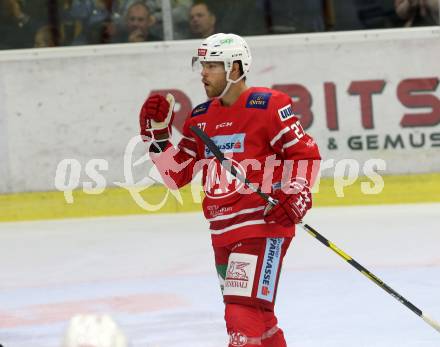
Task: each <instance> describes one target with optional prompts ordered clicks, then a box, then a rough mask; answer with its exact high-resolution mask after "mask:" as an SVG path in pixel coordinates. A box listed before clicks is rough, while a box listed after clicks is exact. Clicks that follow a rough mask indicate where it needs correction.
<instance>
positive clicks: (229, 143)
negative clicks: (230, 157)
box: [205, 133, 246, 158]
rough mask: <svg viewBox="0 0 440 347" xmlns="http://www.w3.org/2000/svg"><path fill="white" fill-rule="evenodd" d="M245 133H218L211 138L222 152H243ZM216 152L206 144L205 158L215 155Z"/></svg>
mask: <svg viewBox="0 0 440 347" xmlns="http://www.w3.org/2000/svg"><path fill="white" fill-rule="evenodd" d="M245 137H246V134H245V133H239V134H232V135H218V136H214V137H212V138H211V140H212V141H213V142H214V143H215V145H216V146H217V148H218V149H219V150H220V152H222V153H243V152H244V138H245ZM213 156H214V154H213V153H212V152H211V150H210V149H209V148H208V147H207V146H205V158H210V157H213Z"/></svg>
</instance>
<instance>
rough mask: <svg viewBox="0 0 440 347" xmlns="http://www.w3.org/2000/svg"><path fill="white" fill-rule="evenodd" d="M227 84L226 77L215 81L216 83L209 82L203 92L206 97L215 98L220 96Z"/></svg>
mask: <svg viewBox="0 0 440 347" xmlns="http://www.w3.org/2000/svg"><path fill="white" fill-rule="evenodd" d="M226 85H227V82H226V79H225V80H224V81H217V82H216V83H209V84H208V86H206V85H205V86H204V87H205V93H206V95H207V96H208V98H210V99H212V98H216V97H218V96H220V95H221V94H222V92H223V90H225V88H226Z"/></svg>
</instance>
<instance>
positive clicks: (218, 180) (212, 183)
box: [204, 159, 246, 199]
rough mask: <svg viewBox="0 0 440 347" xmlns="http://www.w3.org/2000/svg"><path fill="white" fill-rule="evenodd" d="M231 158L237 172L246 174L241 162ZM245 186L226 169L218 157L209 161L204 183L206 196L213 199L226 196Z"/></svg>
mask: <svg viewBox="0 0 440 347" xmlns="http://www.w3.org/2000/svg"><path fill="white" fill-rule="evenodd" d="M230 160H231V162H232V165H233V166H234V168H235V169H236V170H237V172H238V173H239V174H240V175H242V176H245V175H246V172H245V170H244V168H243V167H242V166H241V165H240V163H238V162H237V161H235V160H234V159H230ZM243 186H244V184H243V183H242V182H241V181H240V180H238V179H237V178H236V177H235V176H233V175H232V174H231V173H230V172H229V171H228V170H226V169H225V168H224V167H223V166H222V165H221V164H220V163H219V162H218V160H217V159H212V160H211V161H210V162H209V164H208V167H207V172H206V176H205V184H204V190H205V194H206V196H208V197H210V198H211V199H221V198H225V197H227V196H230V195H232V194H234V193H236V192H237V191H239V190H240V189H242V188H243Z"/></svg>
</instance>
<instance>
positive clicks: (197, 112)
mask: <svg viewBox="0 0 440 347" xmlns="http://www.w3.org/2000/svg"><path fill="white" fill-rule="evenodd" d="M210 104H211V100H209V101H207V102H205V103H203V104H200V105H198V106H196V107H195V108H194V109H193V111H192V113H191V117H194V116H198V115H201V114H204V113H206V112H207V111H208V108H209V105H210Z"/></svg>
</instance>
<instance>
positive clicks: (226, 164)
mask: <svg viewBox="0 0 440 347" xmlns="http://www.w3.org/2000/svg"><path fill="white" fill-rule="evenodd" d="M190 129H191V131H192V132H193V133H194V134H195V135H196V136H197V137H199V138H200V139H201V140H202V141H203V143H204V144H205V145H206V146H207V147H208V148H209V150H210V151H211V153H213V154H214V156H215V157H216V158H217V160H218V161H219V162H220V164H221V165H222V166H223V167H224V168H225V169H226V170H228V171H229V172H230V173H231V174H232V175H233V176H235V177H237V179H238V180H240V181H241V182H242V183H244V184H245V185H246V186H248V187H249V188H250V189H251V190H252V191H253V192H255V193H256V194H258V195H259V196H261V198H263V199H264V200H265V201H267V202H268V203H270V204H272V205H274V206H275V205H276V204H277V203H278V201H277V200H275V199H274V198H272V197H271V196H270V195H269V194H266V193H264V192H262V191H261V189H260V188H258V187H257V186H255V185H254V184H252V183H251V182H249V180H248V179H247V178H246V177H244V176H243V175H241V174H240V173H239V172H237V170H236V169H235V167H234V166H233V165H232V162H231V161H230V160H228V159H227V158H225V156H224V155H223V153H222V152H221V151H220V150H219V149H218V147H217V146H216V144H215V143H214V142H213V141H212V140H211V138H210V137H209V136H208V135H207V134H206V133H205V132H204V131H203V130H202V129H200V128H199V127H196V126H191V127H190ZM300 225H301V227H302V228H303V229H304V230H305V231H306V232H307V233H308V234H309V235H312V236H313V237H314V238H315V239H317V240H318V241H319V242H321V243H322V244H323V245H324V246H327V247H328V248H330V249H331V250H332V251H333V252H335V253H336V254H337V255H339V256H340V257H341V258H342V259H344V260H345V261H346V262H347V263H349V264H350V265H351V266H353V267H354V268H355V269H356V270H358V271H359V272H361V273H362V274H363V275H364V276H365V277H367V278H368V279H369V280H371V281H372V282H374V283H376V284H377V285H378V286H379V287H380V288H382V289H383V290H385V291H386V292H387V293H388V294H390V295H391V296H392V297H394V298H395V299H396V300H397V301H399V302H400V303H402V304H403V305H405V306H406V307H407V308H409V309H410V310H411V311H412V312H414V313H415V314H416V315H418V316H419V317H421V318H422V319H423V320H424V321H425V322H426V323H428V324H429V325H430V326H431V327H433V328H434V329H435V330H437V331H438V332H440V324H439V323H438V322H436V321H434V320H433V319H432V318H430V317H429V316H427V315H426V314H425V313H423V312H422V310H420V309H419V308H418V307H417V306H415V305H414V304H412V303H411V302H410V301H408V300H407V299H405V298H404V297H403V296H402V295H400V294H399V293H397V292H396V291H395V290H394V289H392V288H391V287H390V286H388V285H387V284H386V283H385V282H384V281H382V280H381V279H380V278H378V277H377V276H375V275H374V274H373V273H371V272H370V271H369V270H367V269H366V268H365V267H363V266H362V265H361V264H359V263H358V262H357V261H356V260H354V259H353V258H352V257H351V256H349V255H348V254H347V253H345V252H344V251H342V250H341V249H339V248H338V247H337V246H336V245H335V244H334V243H332V242H330V241H329V240H328V239H327V238H325V237H324V236H323V235H321V234H320V233H319V232H318V231H316V230H315V229H314V228H312V227H311V226H309V225H308V224H304V223H300Z"/></svg>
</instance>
